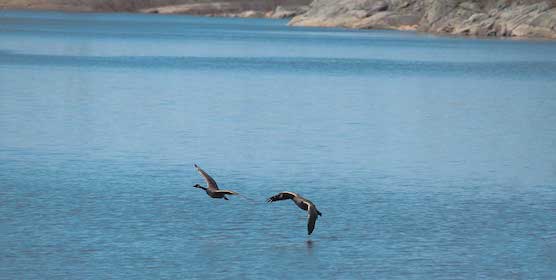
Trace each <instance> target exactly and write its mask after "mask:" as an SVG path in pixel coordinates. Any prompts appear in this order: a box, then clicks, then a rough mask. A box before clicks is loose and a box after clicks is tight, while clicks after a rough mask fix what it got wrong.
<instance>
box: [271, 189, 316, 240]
mask: <svg viewBox="0 0 556 280" xmlns="http://www.w3.org/2000/svg"><path fill="white" fill-rule="evenodd" d="M286 199H291V200H292V201H293V202H294V203H295V205H297V206H298V207H299V208H301V209H303V210H305V211H307V216H308V219H307V233H308V234H309V235H311V233H313V230H314V229H315V223H316V222H317V217H318V216H322V214H321V212H320V211H319V210H317V207H316V206H315V204H314V203H313V202H311V201H310V200H308V199H306V198H304V197H302V196H300V195H298V194H296V193H293V192H281V193H279V194H277V195H274V196H271V197H270V198H268V199H267V200H266V201H267V202H274V201H279V200H286Z"/></svg>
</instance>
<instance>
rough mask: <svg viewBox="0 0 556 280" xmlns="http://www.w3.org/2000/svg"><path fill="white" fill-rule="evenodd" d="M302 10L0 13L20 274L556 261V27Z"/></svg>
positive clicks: (15, 274)
mask: <svg viewBox="0 0 556 280" xmlns="http://www.w3.org/2000/svg"><path fill="white" fill-rule="evenodd" d="M286 23H287V22H286V21H282V20H264V19H222V18H197V17H187V16H161V15H128V14H63V13H39V12H37V13H33V12H15V11H12V12H7V11H2V12H0V278H2V279H180V278H183V279H208V278H228V279H369V278H371V279H372V278H376V279H479V278H483V279H555V277H556V42H554V41H552V42H550V41H525V40H521V41H514V40H479V39H461V38H448V37H435V36H430V35H424V34H415V33H403V32H394V31H353V30H341V29H320V28H292V27H288V26H287V25H286ZM193 163H198V164H199V165H200V166H201V167H203V168H204V169H205V170H206V171H207V172H208V173H209V174H211V175H213V177H214V178H215V179H216V180H217V181H218V182H219V185H220V186H221V187H225V188H229V189H233V190H236V191H237V192H239V193H243V194H244V195H245V196H246V197H248V198H250V199H252V200H253V201H254V202H253V201H249V200H247V199H241V198H238V197H232V198H231V199H230V200H229V201H224V200H219V199H210V198H209V197H207V196H206V194H205V193H203V192H202V191H200V190H199V189H194V188H192V186H193V185H194V184H196V183H202V184H204V182H203V180H202V178H201V177H200V176H199V175H198V174H197V173H196V172H195V170H194V168H193ZM285 190H288V191H294V192H298V193H300V194H301V195H303V196H305V197H307V198H309V199H310V200H312V201H313V202H314V203H315V204H316V205H317V206H318V208H319V210H320V211H321V212H322V213H323V216H322V217H320V218H319V220H318V221H317V227H316V230H315V232H314V233H313V235H311V236H310V237H308V236H307V233H306V227H307V226H306V213H305V212H303V211H301V210H300V209H298V208H297V207H296V206H295V205H294V204H293V203H292V202H289V201H283V202H277V203H274V204H266V203H264V200H265V199H266V198H267V197H269V196H271V195H273V194H275V193H277V192H280V191H285Z"/></svg>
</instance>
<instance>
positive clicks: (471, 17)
mask: <svg viewBox="0 0 556 280" xmlns="http://www.w3.org/2000/svg"><path fill="white" fill-rule="evenodd" d="M290 25H295V26H325V27H347V28H373V29H397V30H418V31H422V32H434V33H447V34H454V35H469V36H510V37H543V38H556V1H554V0H550V1H549V0H544V1H535V0H521V1H519V0H445V1H438V0H315V1H313V2H312V3H311V5H310V8H309V10H308V11H307V12H306V13H304V14H302V15H299V16H296V17H294V18H293V19H292V20H291V21H290Z"/></svg>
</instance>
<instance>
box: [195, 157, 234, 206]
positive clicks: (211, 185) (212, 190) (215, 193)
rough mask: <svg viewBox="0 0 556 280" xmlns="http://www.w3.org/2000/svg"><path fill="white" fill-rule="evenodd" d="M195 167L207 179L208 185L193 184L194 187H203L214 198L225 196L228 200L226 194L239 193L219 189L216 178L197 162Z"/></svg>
mask: <svg viewBox="0 0 556 280" xmlns="http://www.w3.org/2000/svg"><path fill="white" fill-rule="evenodd" d="M195 169H197V171H198V172H199V174H201V176H202V177H203V178H204V179H205V182H206V183H207V187H203V186H201V185H199V184H196V185H195V186H193V187H194V188H198V189H203V190H204V191H205V192H206V193H207V195H208V196H210V197H212V198H223V199H225V200H228V198H227V197H226V195H238V193H236V192H234V191H230V190H221V189H218V185H217V184H216V181H214V179H212V177H210V175H208V173H206V172H205V171H204V170H203V169H201V168H200V167H199V166H198V165H197V164H195Z"/></svg>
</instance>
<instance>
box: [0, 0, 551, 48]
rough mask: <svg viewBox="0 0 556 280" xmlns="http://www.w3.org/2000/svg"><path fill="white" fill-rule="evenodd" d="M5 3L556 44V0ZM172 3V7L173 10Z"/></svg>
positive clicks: (0, 3) (0, 0) (5, 5)
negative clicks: (274, 20)
mask: <svg viewBox="0 0 556 280" xmlns="http://www.w3.org/2000/svg"><path fill="white" fill-rule="evenodd" d="M91 2H93V1H79V0H0V9H36V10H58V11H68V12H138V13H158V14H188V15H199V16H223V17H245V18H253V17H255V18H291V21H290V22H289V24H290V25H292V26H316V27H344V28H358V29H393V30H415V31H420V32H429V33H438V34H450V35H458V36H482V37H518V38H547V39H556V0H453V1H430V0H315V1H313V2H311V0H275V1H271V0H261V1H247V0H228V1H210V0H197V1H194V0H173V1H172V0H137V1H125V0H99V1H95V2H93V3H91ZM169 3H172V4H171V5H170V4H169Z"/></svg>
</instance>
